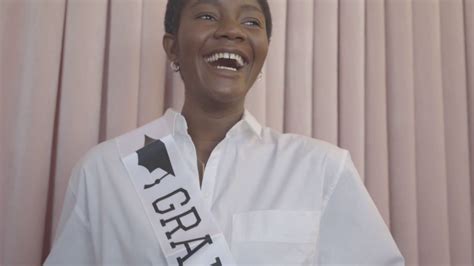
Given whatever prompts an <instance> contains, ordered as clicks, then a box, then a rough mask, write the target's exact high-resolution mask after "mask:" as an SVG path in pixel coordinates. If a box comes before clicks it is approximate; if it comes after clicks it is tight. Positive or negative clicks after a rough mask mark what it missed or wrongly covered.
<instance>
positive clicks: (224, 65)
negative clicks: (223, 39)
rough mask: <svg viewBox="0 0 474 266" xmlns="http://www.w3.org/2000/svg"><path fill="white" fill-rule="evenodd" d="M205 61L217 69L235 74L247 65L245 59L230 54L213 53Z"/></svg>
mask: <svg viewBox="0 0 474 266" xmlns="http://www.w3.org/2000/svg"><path fill="white" fill-rule="evenodd" d="M204 61H206V62H207V63H208V64H210V65H211V66H213V67H215V68H217V69H224V70H229V71H234V72H237V71H239V70H240V69H242V68H243V67H245V65H247V62H246V61H245V59H244V57H242V56H241V55H239V54H236V53H228V52H217V53H213V54H211V55H208V56H205V57H204Z"/></svg>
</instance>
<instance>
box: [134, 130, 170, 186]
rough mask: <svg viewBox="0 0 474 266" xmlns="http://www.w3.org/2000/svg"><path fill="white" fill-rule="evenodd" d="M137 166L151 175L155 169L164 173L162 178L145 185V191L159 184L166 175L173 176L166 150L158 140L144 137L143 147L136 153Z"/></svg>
mask: <svg viewBox="0 0 474 266" xmlns="http://www.w3.org/2000/svg"><path fill="white" fill-rule="evenodd" d="M137 155H138V165H141V166H143V167H145V168H146V169H147V170H148V172H150V173H152V172H153V171H155V170H156V169H161V170H163V171H165V172H166V174H165V175H164V176H162V177H161V178H159V179H156V180H155V183H153V184H150V185H145V189H147V188H150V187H153V186H154V185H157V184H159V183H160V181H161V179H163V178H165V177H166V176H168V175H172V176H174V175H175V174H174V170H173V167H172V165H171V160H170V157H169V155H168V151H167V150H166V146H165V144H164V143H163V142H162V141H161V140H159V139H153V138H150V137H149V136H147V135H145V146H144V147H143V148H141V149H139V150H138V151H137Z"/></svg>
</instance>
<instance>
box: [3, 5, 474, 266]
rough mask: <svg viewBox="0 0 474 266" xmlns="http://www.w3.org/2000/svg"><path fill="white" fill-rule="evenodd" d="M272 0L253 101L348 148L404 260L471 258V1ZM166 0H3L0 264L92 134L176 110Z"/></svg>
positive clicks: (49, 212) (35, 249) (24, 258)
mask: <svg viewBox="0 0 474 266" xmlns="http://www.w3.org/2000/svg"><path fill="white" fill-rule="evenodd" d="M269 2H270V5H271V8H272V12H273V18H274V24H275V27H274V29H275V30H274V36H273V38H272V41H271V48H270V52H269V55H268V59H267V62H266V65H265V68H264V78H263V79H262V80H260V81H258V82H257V83H256V84H255V86H254V88H253V89H252V91H251V93H250V95H249V96H248V101H247V105H248V108H249V109H250V111H251V112H253V113H254V114H255V116H256V117H257V118H258V120H259V121H260V122H261V123H263V124H265V125H267V126H270V127H273V128H275V129H277V130H281V131H283V132H293V133H299V134H303V135H307V136H313V137H316V138H320V139H323V140H327V141H329V142H332V143H334V144H338V145H340V146H342V147H344V148H346V149H349V150H350V152H351V153H352V156H353V159H354V161H355V164H356V166H357V168H358V170H359V171H360V173H361V175H362V176H363V177H364V182H365V184H366V186H367V188H368V190H369V192H370V194H371V195H372V197H373V199H374V201H375V202H376V204H377V206H378V208H379V210H380V212H381V213H382V215H383V217H384V219H385V221H386V223H387V225H388V226H389V227H390V229H391V231H392V233H393V236H394V238H395V240H396V242H397V243H398V245H399V247H400V249H401V251H402V253H403V255H404V256H405V258H406V261H407V264H409V265H417V264H418V265H472V263H473V259H472V255H473V227H472V225H473V223H472V222H473V206H474V195H473V191H474V182H473V178H474V0H385V1H384V0H365V1H364V0H314V1H313V0H269ZM165 5H166V1H165V0H0V58H1V61H0V86H1V98H0V144H1V152H0V156H1V157H0V163H1V165H0V167H1V176H0V193H1V194H0V217H1V218H0V258H1V259H0V264H4V265H30V264H32V265H38V264H40V263H41V262H42V260H43V258H45V256H46V255H47V254H48V252H49V249H50V244H51V241H52V239H53V237H52V235H53V234H54V231H55V228H56V225H57V222H58V217H59V214H60V211H61V208H62V202H63V197H64V193H65V189H66V186H67V182H68V179H69V174H70V171H71V168H72V167H73V165H74V164H75V163H76V162H77V161H78V159H79V158H80V157H81V156H82V155H84V153H85V152H86V151H87V150H88V149H89V148H91V147H92V146H94V145H96V144H97V143H99V142H101V141H104V140H106V139H109V138H112V137H115V136H117V135H119V134H121V133H124V132H126V131H129V130H131V129H133V128H135V127H137V126H140V125H143V124H145V123H147V122H149V121H151V120H153V119H156V118H158V117H159V116H160V115H161V114H163V112H164V111H165V109H166V108H168V107H174V108H175V109H176V110H180V107H181V105H182V102H183V95H184V94H183V84H182V82H181V80H180V79H179V77H178V75H176V74H174V73H172V72H171V71H170V68H169V66H168V62H167V60H166V57H165V54H164V52H163V49H162V45H161V39H162V35H163V17H164V10H165ZM374 252H376V251H374Z"/></svg>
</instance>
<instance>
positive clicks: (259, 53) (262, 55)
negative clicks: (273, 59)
mask: <svg viewBox="0 0 474 266" xmlns="http://www.w3.org/2000/svg"><path fill="white" fill-rule="evenodd" d="M254 47H255V54H256V58H255V59H256V60H255V61H256V62H257V63H258V65H259V66H260V67H261V66H263V63H264V62H265V59H266V58H267V53H268V40H267V39H262V40H258V42H255V46H254Z"/></svg>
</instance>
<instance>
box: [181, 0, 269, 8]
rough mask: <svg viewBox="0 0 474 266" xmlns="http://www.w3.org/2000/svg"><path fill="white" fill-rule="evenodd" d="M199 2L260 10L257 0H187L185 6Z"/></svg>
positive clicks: (192, 5) (199, 3) (197, 4)
mask: <svg viewBox="0 0 474 266" xmlns="http://www.w3.org/2000/svg"><path fill="white" fill-rule="evenodd" d="M201 4H209V5H215V6H221V7H237V8H241V9H242V8H243V9H256V10H259V11H262V9H261V6H260V3H259V2H258V1H257V0H188V1H187V4H186V6H188V7H191V8H192V7H195V6H199V5H201Z"/></svg>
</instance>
